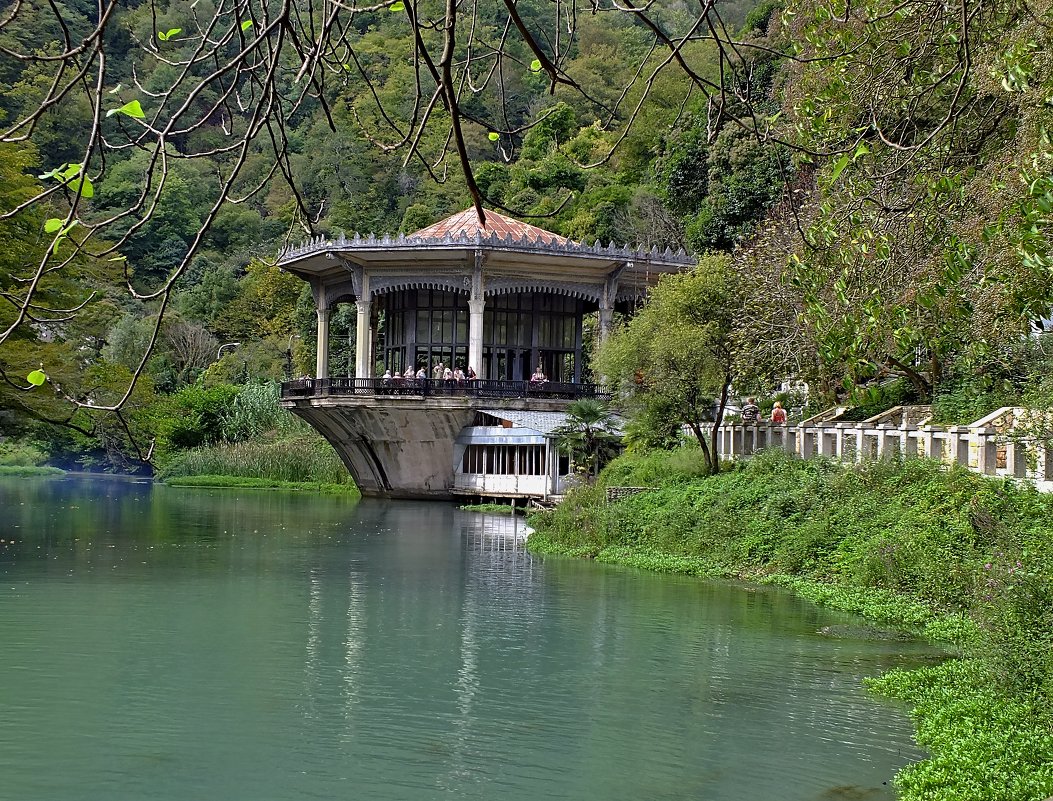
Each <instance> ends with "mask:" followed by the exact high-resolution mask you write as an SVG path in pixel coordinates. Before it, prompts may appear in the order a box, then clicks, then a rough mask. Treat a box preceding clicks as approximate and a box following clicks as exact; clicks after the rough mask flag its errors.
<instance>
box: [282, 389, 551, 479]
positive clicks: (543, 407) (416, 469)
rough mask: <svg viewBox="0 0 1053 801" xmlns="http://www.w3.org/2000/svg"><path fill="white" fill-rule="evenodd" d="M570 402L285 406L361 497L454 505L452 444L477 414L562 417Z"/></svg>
mask: <svg viewBox="0 0 1053 801" xmlns="http://www.w3.org/2000/svg"><path fill="white" fill-rule="evenodd" d="M568 403H569V401H565V400H549V401H543V400H538V399H530V400H520V399H509V400H498V399H486V400H485V401H483V402H482V403H481V402H480V399H479V398H470V397H449V398H442V397H426V398H422V397H419V396H397V395H396V396H391V397H386V398H383V399H381V398H377V397H354V396H352V397H313V398H303V399H287V400H283V401H282V405H283V406H284V407H285V408H286V409H289V411H291V412H293V413H294V414H296V415H297V416H299V417H301V418H303V419H304V420H305V421H307V422H308V423H310V425H311V426H312V427H313V428H315V430H317V431H318V432H319V433H320V434H321V435H322V436H323V437H325V438H326V440H328V441H329V443H330V444H331V445H332V446H333V447H334V448H335V449H336V452H337V453H338V454H339V455H340V458H341V459H342V460H343V462H344V464H345V465H347V469H348V470H349V471H350V472H351V475H352V476H353V477H354V479H355V483H356V484H357V485H358V488H359V489H360V490H361V491H362V494H363V495H367V496H372V497H381V498H407V499H412V498H416V499H422V498H424V499H435V500H441V499H450V498H453V497H454V495H453V493H452V488H453V485H454V471H455V464H454V459H455V458H456V456H455V447H454V440H456V438H457V435H458V434H459V433H460V431H461V429H463V428H464V427H465V426H468V425H471V423H472V420H473V418H474V417H475V412H476V410H477V409H478V408H482V407H485V408H504V409H509V410H531V411H563V410H564V409H566V407H567V405H568Z"/></svg>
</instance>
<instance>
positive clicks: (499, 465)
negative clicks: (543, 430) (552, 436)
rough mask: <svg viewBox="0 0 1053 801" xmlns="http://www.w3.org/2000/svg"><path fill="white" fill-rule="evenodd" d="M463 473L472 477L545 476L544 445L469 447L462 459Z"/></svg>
mask: <svg viewBox="0 0 1053 801" xmlns="http://www.w3.org/2000/svg"><path fill="white" fill-rule="evenodd" d="M461 472H462V473H465V474H471V475H480V474H486V475H492V476H509V475H518V476H543V475H544V474H545V446H544V445H469V446H468V447H467V448H465V449H464V455H463V456H462V457H461Z"/></svg>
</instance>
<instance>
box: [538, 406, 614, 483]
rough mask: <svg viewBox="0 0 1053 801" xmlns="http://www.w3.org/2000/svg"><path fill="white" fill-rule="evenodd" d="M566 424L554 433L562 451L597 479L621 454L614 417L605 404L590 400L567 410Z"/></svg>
mask: <svg viewBox="0 0 1053 801" xmlns="http://www.w3.org/2000/svg"><path fill="white" fill-rule="evenodd" d="M566 413H567V420H566V422H565V423H564V424H563V425H561V426H560V427H559V428H557V429H555V430H554V431H553V432H552V433H553V434H554V435H555V437H556V442H558V443H559V447H560V448H561V449H563V450H565V451H567V452H569V453H570V454H571V456H572V458H573V459H574V461H575V463H576V464H580V465H581V467H582V468H583V469H585V470H587V471H588V473H589V474H590V475H596V474H597V473H598V472H599V471H600V468H601V467H603V466H604V465H605V464H607V462H609V461H610V460H611V459H612V458H613V457H614V455H615V454H616V453H617V452H618V449H619V446H620V440H621V438H620V437H619V436H618V434H617V433H616V431H615V429H614V415H613V414H612V413H611V411H610V409H608V408H607V406H606V405H605V404H603V403H602V402H600V401H597V400H592V399H590V398H583V399H581V400H577V401H574V403H572V404H570V405H569V406H568V407H567V412H566Z"/></svg>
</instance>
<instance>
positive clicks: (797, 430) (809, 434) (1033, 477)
mask: <svg viewBox="0 0 1053 801" xmlns="http://www.w3.org/2000/svg"><path fill="white" fill-rule="evenodd" d="M927 410H928V407H917V406H915V407H905V406H898V407H896V408H895V409H890V410H889V411H888V412H884V413H882V414H880V415H877V416H876V417H873V418H871V419H869V420H864V421H862V422H851V423H849V422H837V421H836V416H837V415H835V414H831V413H830V412H824V413H823V414H820V415H816V416H815V417H812V418H809V419H807V420H803V421H801V422H800V423H797V424H796V425H785V424H784V425H774V424H772V423H759V424H757V425H743V424H742V423H730V424H726V425H723V426H721V428H720V431H719V432H718V435H717V453H719V454H720V456H721V458H723V459H741V458H745V457H748V456H750V455H752V454H753V453H755V452H756V451H758V450H761V449H762V448H781V449H783V450H786V451H788V452H790V453H796V454H798V455H799V456H801V457H802V458H809V457H812V456H825V457H827V458H830V459H836V460H840V461H844V462H861V461H865V460H868V459H871V460H872V459H884V458H891V457H893V456H894V455H899V456H902V457H903V458H912V457H925V458H929V459H935V460H937V461H940V462H943V463H945V464H959V465H961V466H962V467H966V468H968V469H969V470H973V471H975V472H977V473H983V474H985V475H990V476H1008V477H1011V478H1019V479H1028V480H1030V481H1033V482H1034V484H1035V486H1036V487H1037V488H1038V489H1039V490H1041V491H1042V492H1053V447H1051V446H1053V442H1051V441H1050V440H1049V439H1047V438H1044V437H1041V436H1036V431H1041V432H1049V431H1050V427H1049V421H1048V419H1047V415H1046V414H1044V413H1042V412H1031V411H1028V410H1026V409H1018V408H1013V407H1004V408H1002V409H999V410H998V411H996V412H992V413H991V414H989V415H987V416H986V417H983V418H981V419H980V420H977V421H976V422H975V423H970V424H969V425H960V426H941V425H930V424H928V419H929V418H928V415H927V414H926V412H927ZM831 417H833V418H835V419H834V420H831V419H830V418H831ZM1047 437H1048V434H1047Z"/></svg>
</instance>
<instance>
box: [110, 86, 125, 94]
mask: <svg viewBox="0 0 1053 801" xmlns="http://www.w3.org/2000/svg"><path fill="white" fill-rule="evenodd" d="M122 86H124V84H123V83H119V84H117V85H116V86H115V87H113V88H112V89H111V90H110V91H108V92H107V93H106V94H108V95H115V94H117V93H118V92H119V91H121V87H122Z"/></svg>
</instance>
